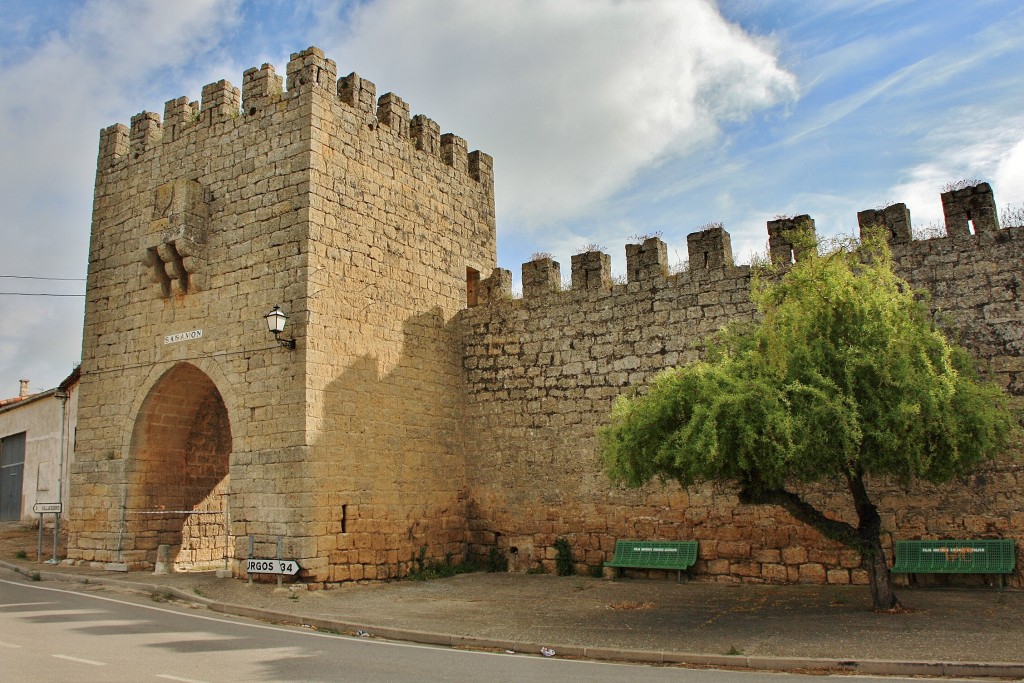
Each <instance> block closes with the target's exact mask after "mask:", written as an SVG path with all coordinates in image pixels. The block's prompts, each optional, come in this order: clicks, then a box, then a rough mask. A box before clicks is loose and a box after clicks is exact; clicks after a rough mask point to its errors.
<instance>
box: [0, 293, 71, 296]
mask: <svg viewBox="0 0 1024 683" xmlns="http://www.w3.org/2000/svg"><path fill="white" fill-rule="evenodd" d="M0 296H85V294H49V293H42V292H41V293H38V294H33V293H32V292H0Z"/></svg>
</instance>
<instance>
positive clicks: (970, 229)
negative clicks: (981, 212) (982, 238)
mask: <svg viewBox="0 0 1024 683" xmlns="http://www.w3.org/2000/svg"><path fill="white" fill-rule="evenodd" d="M967 232H969V233H971V234H972V235H977V234H978V233H977V232H976V231H975V229H974V219H972V218H968V219H967Z"/></svg>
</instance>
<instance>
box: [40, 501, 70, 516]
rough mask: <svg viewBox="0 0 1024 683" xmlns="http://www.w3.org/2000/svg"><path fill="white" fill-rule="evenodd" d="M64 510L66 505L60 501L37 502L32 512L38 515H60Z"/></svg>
mask: <svg viewBox="0 0 1024 683" xmlns="http://www.w3.org/2000/svg"><path fill="white" fill-rule="evenodd" d="M63 511H64V506H63V505H61V504H60V503H36V504H35V505H33V506H32V512H34V513H35V514H37V515H49V514H57V515H59V514H60V513H62V512H63Z"/></svg>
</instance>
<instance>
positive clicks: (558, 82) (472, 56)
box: [321, 0, 796, 223]
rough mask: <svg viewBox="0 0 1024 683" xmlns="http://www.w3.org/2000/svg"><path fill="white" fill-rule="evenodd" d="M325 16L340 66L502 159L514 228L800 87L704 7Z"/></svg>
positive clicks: (503, 213) (569, 209)
mask: <svg viewBox="0 0 1024 683" xmlns="http://www.w3.org/2000/svg"><path fill="white" fill-rule="evenodd" d="M321 9H322V16H321V18H322V19H323V20H324V23H323V25H322V27H321V32H322V35H323V39H324V45H323V47H324V49H325V50H326V51H327V52H328V54H329V55H331V56H334V57H336V58H337V59H338V62H339V70H340V71H342V72H343V73H347V72H348V71H349V70H353V69H354V70H357V71H359V72H360V74H361V75H363V76H365V77H367V78H370V79H371V80H373V81H375V82H376V83H377V86H378V92H379V93H383V92H386V91H389V90H393V91H395V92H396V93H397V94H398V95H399V96H401V97H403V98H404V99H406V100H407V101H409V102H410V104H411V106H412V109H413V113H424V114H426V115H428V116H430V117H431V118H434V119H435V120H437V121H438V122H439V123H440V125H441V127H442V129H443V130H445V131H448V130H452V131H453V132H456V133H457V134H459V135H461V136H463V137H465V138H467V139H468V141H469V143H470V147H471V148H477V147H479V148H480V149H483V150H484V151H486V152H488V153H490V154H492V155H493V156H494V157H495V159H496V162H495V175H496V178H497V184H498V197H497V200H498V210H499V216H500V217H501V218H502V220H503V221H505V222H507V221H509V220H510V219H511V220H512V221H513V222H516V223H531V222H539V221H541V220H543V221H544V222H545V223H551V222H552V221H556V220H559V219H566V218H569V217H572V216H576V215H579V214H580V213H582V212H586V211H590V210H593V208H594V206H595V205H598V204H600V202H601V201H602V200H603V199H605V198H607V197H608V196H609V195H611V194H612V193H614V192H615V191H617V190H620V189H621V188H622V187H623V186H624V185H625V184H626V183H628V182H629V180H630V179H631V178H632V177H633V176H634V174H635V173H636V172H637V171H638V170H639V169H641V168H643V167H645V166H647V165H649V164H651V163H654V162H657V161H658V160H660V159H663V158H665V157H666V156H668V155H673V154H681V153H684V152H686V151H689V150H692V149H694V148H695V147H696V146H698V145H701V144H707V143H709V142H710V141H712V140H714V139H716V137H717V135H718V133H719V130H720V125H721V124H722V123H723V122H725V121H735V120H742V119H744V118H745V117H747V116H749V115H750V114H751V113H752V112H754V111H757V110H759V109H762V108H765V107H770V106H773V105H775V104H777V103H780V102H784V101H788V100H790V99H792V98H793V97H795V94H796V82H795V79H794V77H793V76H792V75H790V74H789V73H787V72H786V71H784V70H783V69H782V68H781V67H780V66H779V64H778V62H777V60H776V57H775V56H774V54H773V52H772V49H771V47H770V46H769V45H767V44H765V43H764V42H763V41H760V40H757V39H754V38H753V37H751V36H749V35H747V34H745V33H743V32H742V31H741V30H740V29H738V28H737V27H736V26H733V25H731V24H729V23H728V22H726V21H725V20H724V19H723V18H722V17H721V15H720V14H719V12H718V10H717V9H716V7H715V6H714V5H713V3H711V2H709V1H707V0H652V1H650V2H635V3H627V2H617V1H615V0H586V1H584V0H541V1H532V2H526V1H519V2H511V1H510V2H500V3H494V2H479V1H478V0H443V1H438V2H431V3H423V2H418V1H417V0H389V1H386V2H378V3H373V4H367V5H364V6H362V7H360V8H359V9H358V10H356V11H355V12H354V14H353V15H352V16H350V17H346V18H345V23H344V24H342V23H341V22H339V21H335V22H333V23H332V22H331V21H330V20H329V18H330V17H333V16H334V14H333V13H332V11H331V10H326V9H324V8H323V7H322V8H321ZM396 46H401V47H400V49H399V48H397V47H396ZM332 53H333V54H332Z"/></svg>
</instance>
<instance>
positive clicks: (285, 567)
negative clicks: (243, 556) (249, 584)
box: [245, 557, 299, 576]
mask: <svg viewBox="0 0 1024 683" xmlns="http://www.w3.org/2000/svg"><path fill="white" fill-rule="evenodd" d="M245 572H246V574H283V575H285V576H294V575H295V574H298V573H299V563H298V562H296V561H295V560H260V559H256V558H255V557H250V558H249V559H248V560H246V561H245Z"/></svg>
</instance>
